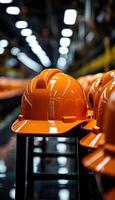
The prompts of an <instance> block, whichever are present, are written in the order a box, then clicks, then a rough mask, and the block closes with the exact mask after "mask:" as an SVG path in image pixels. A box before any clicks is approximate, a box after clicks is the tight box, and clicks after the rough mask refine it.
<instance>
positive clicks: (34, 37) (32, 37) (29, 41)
mask: <svg viewBox="0 0 115 200" xmlns="http://www.w3.org/2000/svg"><path fill="white" fill-rule="evenodd" d="M33 41H34V42H35V41H36V36H35V35H29V36H27V37H26V42H28V43H32V42H33ZM36 42H37V41H36Z"/></svg>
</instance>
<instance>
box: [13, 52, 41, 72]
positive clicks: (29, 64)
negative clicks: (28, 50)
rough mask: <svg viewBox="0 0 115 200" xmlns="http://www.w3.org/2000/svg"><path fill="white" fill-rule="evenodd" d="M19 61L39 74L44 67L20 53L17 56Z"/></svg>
mask: <svg viewBox="0 0 115 200" xmlns="http://www.w3.org/2000/svg"><path fill="white" fill-rule="evenodd" d="M17 58H18V60H20V61H21V62H22V63H23V64H24V65H25V66H26V67H28V68H30V69H32V70H33V71H36V72H37V73H38V72H40V71H41V70H42V66H41V65H40V64H38V63H37V62H35V61H34V60H32V59H31V58H29V57H28V56H27V55H26V54H25V53H22V52H20V53H19V54H18V55H17Z"/></svg>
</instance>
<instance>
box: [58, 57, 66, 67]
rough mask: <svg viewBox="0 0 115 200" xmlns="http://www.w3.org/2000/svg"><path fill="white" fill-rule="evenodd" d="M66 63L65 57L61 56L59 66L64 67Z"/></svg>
mask: <svg viewBox="0 0 115 200" xmlns="http://www.w3.org/2000/svg"><path fill="white" fill-rule="evenodd" d="M65 65H66V59H65V58H63V57H60V58H59V59H58V62H57V66H59V67H64V66H65Z"/></svg>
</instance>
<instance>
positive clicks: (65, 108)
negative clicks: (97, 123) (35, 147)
mask: <svg viewBox="0 0 115 200" xmlns="http://www.w3.org/2000/svg"><path fill="white" fill-rule="evenodd" d="M21 108H22V113H21V115H19V118H18V119H17V120H16V121H15V122H14V124H13V125H12V130H13V131H14V132H15V133H22V134H30V133H33V134H39V135H40V134H41V135H42V134H48V133H50V134H52V135H55V134H56V133H57V134H61V133H65V132H67V131H69V130H70V129H72V128H73V127H75V126H77V125H78V124H80V123H82V122H83V121H84V120H85V119H86V113H87V106H86V99H85V95H84V92H83V90H82V88H81V86H80V84H79V83H77V82H76V80H75V79H74V78H72V77H71V76H69V75H66V74H64V73H63V72H61V71H60V70H57V69H46V70H44V71H42V72H41V73H40V74H39V75H38V76H36V77H35V78H33V79H32V80H31V81H30V82H29V84H28V85H27V87H26V90H25V92H24V94H23V97H22V106H21Z"/></svg>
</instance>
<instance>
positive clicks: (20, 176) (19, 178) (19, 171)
mask: <svg viewBox="0 0 115 200" xmlns="http://www.w3.org/2000/svg"><path fill="white" fill-rule="evenodd" d="M25 159H26V137H24V136H21V135H17V151H16V197H15V199H16V200H20V197H21V200H25V181H26V162H25Z"/></svg>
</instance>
